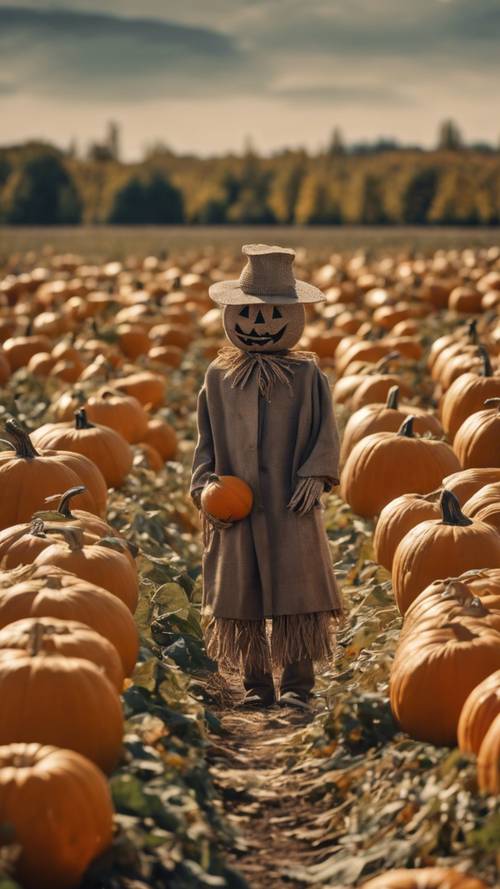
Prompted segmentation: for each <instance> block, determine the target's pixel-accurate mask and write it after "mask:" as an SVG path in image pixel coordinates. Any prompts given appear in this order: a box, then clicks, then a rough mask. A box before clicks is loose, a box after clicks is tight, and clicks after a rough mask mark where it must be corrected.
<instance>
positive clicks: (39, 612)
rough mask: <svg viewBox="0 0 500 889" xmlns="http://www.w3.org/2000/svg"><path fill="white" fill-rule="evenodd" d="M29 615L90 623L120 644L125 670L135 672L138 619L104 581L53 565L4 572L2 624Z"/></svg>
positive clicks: (0, 606)
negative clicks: (90, 579) (99, 582)
mask: <svg viewBox="0 0 500 889" xmlns="http://www.w3.org/2000/svg"><path fill="white" fill-rule="evenodd" d="M27 617H36V618H42V617H50V618H60V619H61V620H73V621H77V622H78V623H82V624H86V625H87V626H88V627H91V628H92V629H93V630H95V631H96V633H99V634H100V635H101V636H104V637H105V638H106V639H109V641H110V642H111V643H112V644H113V645H114V646H115V648H116V650H117V652H118V654H119V655H120V658H121V661H122V664H123V670H124V673H125V675H126V676H130V674H131V673H132V672H133V669H134V667H135V664H136V661H137V656H138V652H139V641H138V636H137V628H136V625H135V623H134V619H133V617H132V615H131V613H130V609H128V608H127V606H126V605H124V604H123V602H121V601H120V599H118V598H117V597H116V596H114V595H113V594H112V593H110V592H108V590H105V589H103V587H102V586H97V585H95V584H92V583H88V582H87V581H85V580H82V579H81V578H80V577H77V576H76V575H75V574H69V573H67V572H64V571H62V570H61V569H60V568H55V567H52V566H50V565H43V566H42V567H41V568H38V567H37V566H33V565H30V566H29V567H27V568H22V569H17V570H16V571H8V572H3V573H0V627H5V626H7V624H10V623H14V621H18V620H21V619H23V618H27Z"/></svg>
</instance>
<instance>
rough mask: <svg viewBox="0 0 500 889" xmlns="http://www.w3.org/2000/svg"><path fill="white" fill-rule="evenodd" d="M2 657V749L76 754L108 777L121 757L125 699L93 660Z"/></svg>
mask: <svg viewBox="0 0 500 889" xmlns="http://www.w3.org/2000/svg"><path fill="white" fill-rule="evenodd" d="M17 654H20V655H21V656H20V657H15V658H14V657H8V658H7V657H3V658H0V745H1V744H14V743H20V742H21V743H25V742H35V743H37V744H51V745H54V746H55V747H64V748H68V749H69V750H75V751H76V752H77V753H81V754H82V755H83V756H86V757H87V758H88V759H90V760H91V761H92V762H94V763H95V764H96V765H98V766H99V768H101V769H102V770H103V771H104V772H110V771H112V769H113V768H114V766H115V765H116V763H117V761H118V758H119V756H120V752H121V746H122V737H123V715H122V708H121V704H120V698H119V696H118V694H117V692H116V690H115V689H114V688H113V686H112V685H111V683H110V681H109V679H107V678H106V676H105V675H104V673H102V672H101V670H100V669H99V668H98V667H96V666H95V664H92V663H91V662H90V661H87V660H83V659H82V658H73V657H61V656H60V655H39V654H37V652H36V649H32V653H30V654H27V655H24V656H23V655H22V654H21V652H17Z"/></svg>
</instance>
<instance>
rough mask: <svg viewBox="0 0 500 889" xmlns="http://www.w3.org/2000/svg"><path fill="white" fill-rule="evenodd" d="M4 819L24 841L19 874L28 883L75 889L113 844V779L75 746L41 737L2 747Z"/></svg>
mask: <svg viewBox="0 0 500 889" xmlns="http://www.w3.org/2000/svg"><path fill="white" fill-rule="evenodd" d="M48 812H50V818H49V817H47V813H48ZM0 822H1V823H2V824H9V825H10V826H11V828H12V831H13V835H14V837H15V842H16V843H17V844H18V845H19V847H20V854H19V858H17V860H16V863H15V867H14V877H15V879H16V880H19V882H20V883H22V885H23V886H25V887H26V889H74V887H75V886H77V885H79V884H80V881H81V879H82V877H83V875H84V873H85V871H86V870H87V868H88V866H89V865H90V864H91V862H92V861H93V860H94V858H97V857H98V856H100V855H101V854H102V853H103V852H104V851H105V850H106V849H107V847H108V846H109V845H110V844H111V840H112V836H113V806H112V802H111V796H110V792H109V788H108V783H107V781H106V779H105V777H104V775H103V774H102V773H101V772H100V771H99V769H98V768H96V766H95V765H93V763H91V762H90V761H89V760H88V759H86V758H85V757H84V756H81V755H80V754H78V753H75V752H74V751H71V750H61V749H57V748H56V747H49V746H43V745H41V744H36V743H35V744H34V743H30V744H9V745H7V746H4V747H0ZM0 842H1V843H2V844H3V843H5V842H8V839H7V838H5V839H2V840H0ZM42 862H43V866H41V863H42Z"/></svg>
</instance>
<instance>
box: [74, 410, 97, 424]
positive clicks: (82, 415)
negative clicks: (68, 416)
mask: <svg viewBox="0 0 500 889" xmlns="http://www.w3.org/2000/svg"><path fill="white" fill-rule="evenodd" d="M75 429H95V426H94V424H93V423H91V422H90V420H89V419H88V418H87V411H86V410H85V408H84V407H81V408H79V409H78V410H77V411H75Z"/></svg>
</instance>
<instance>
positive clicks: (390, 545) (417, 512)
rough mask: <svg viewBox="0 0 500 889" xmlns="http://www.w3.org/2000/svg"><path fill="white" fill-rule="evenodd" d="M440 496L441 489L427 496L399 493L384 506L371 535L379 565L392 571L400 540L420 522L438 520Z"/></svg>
mask: <svg viewBox="0 0 500 889" xmlns="http://www.w3.org/2000/svg"><path fill="white" fill-rule="evenodd" d="M440 496H441V489H438V490H437V491H431V493H430V494H402V495H401V497H396V498H395V499H394V500H390V501H389V503H387V504H386V506H384V508H383V510H382V512H381V513H380V515H379V517H378V520H377V524H376V526H375V534H374V536H373V552H374V555H375V559H376V561H377V562H378V563H379V564H380V565H383V566H384V568H387V570H388V571H391V570H392V563H393V560H394V553H395V552H396V550H397V548H398V546H399V544H400V543H401V541H402V539H403V537H404V536H405V535H406V534H408V532H409V531H411V530H412V528H415V526H416V525H419V524H420V522H425V521H427V519H437V518H439V516H440V515H441V508H440V506H439V498H440Z"/></svg>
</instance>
